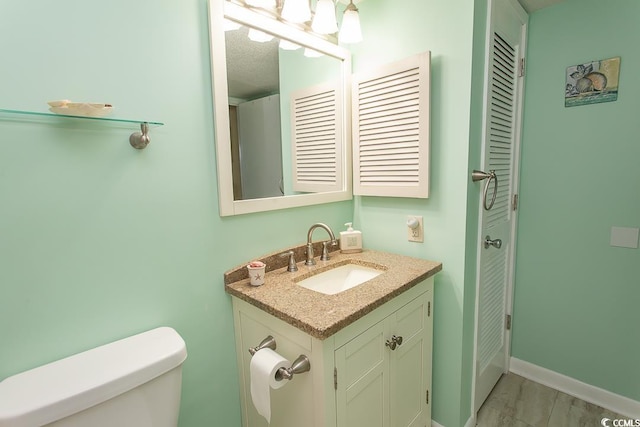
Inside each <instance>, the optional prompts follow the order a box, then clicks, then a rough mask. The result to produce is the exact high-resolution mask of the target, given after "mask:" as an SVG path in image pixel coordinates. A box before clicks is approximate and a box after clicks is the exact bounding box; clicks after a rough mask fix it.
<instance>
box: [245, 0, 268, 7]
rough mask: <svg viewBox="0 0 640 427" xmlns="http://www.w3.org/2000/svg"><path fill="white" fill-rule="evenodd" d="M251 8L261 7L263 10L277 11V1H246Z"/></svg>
mask: <svg viewBox="0 0 640 427" xmlns="http://www.w3.org/2000/svg"><path fill="white" fill-rule="evenodd" d="M245 1H246V3H247V4H248V5H249V6H253V7H261V8H263V9H275V7H276V0H245Z"/></svg>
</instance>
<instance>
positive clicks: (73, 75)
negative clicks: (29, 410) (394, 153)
mask: <svg viewBox="0 0 640 427" xmlns="http://www.w3.org/2000/svg"><path fill="white" fill-rule="evenodd" d="M1 15H2V19H1V20H0V21H1V23H0V51H1V52H2V67H0V93H1V94H2V96H1V99H0V108H16V109H34V110H40V111H46V108H47V106H46V101H49V100H54V99H61V98H69V99H72V100H80V101H94V102H110V103H112V104H113V105H114V106H115V108H116V111H115V114H114V116H117V117H125V118H141V119H147V120H157V121H163V122H165V123H166V125H165V126H163V127H158V128H152V129H151V138H152V142H151V144H150V145H149V147H148V148H146V149H145V150H142V151H137V150H135V149H133V148H131V147H130V146H129V143H128V138H129V134H130V133H131V132H132V131H135V130H137V129H136V127H135V126H118V125H102V124H99V123H98V124H95V123H91V124H87V123H84V122H75V121H74V122H68V121H57V120H22V119H16V118H12V117H9V116H4V115H3V116H1V117H0V230H2V231H1V234H0V289H1V292H0V342H1V343H2V345H0V380H2V379H4V378H6V377H8V376H10V375H12V374H15V373H18V372H20V371H23V370H26V369H30V368H33V367H35V366H38V365H40V364H43V363H47V362H50V361H53V360H55V359H58V358H61V357H64V356H67V355H70V354H72V353H75V352H79V351H83V350H86V349H89V348H91V347H94V346H97V345H100V344H104V343H107V342H110V341H112V340H115V339H119V338H122V337H125V336H128V335H131V334H134V333H137V332H141V331H144V330H147V329H151V328H154V327H156V326H160V325H167V326H172V327H174V328H175V329H176V330H177V331H178V332H179V333H180V334H181V335H182V336H183V337H184V339H185V341H186V343H187V348H188V352H189V356H188V359H187V361H186V363H185V365H184V377H183V400H182V411H181V419H180V425H181V426H183V427H201V426H206V425H213V424H215V425H219V426H229V427H235V426H239V425H240V408H239V405H240V404H239V396H238V387H237V370H236V366H235V349H234V343H233V317H232V315H231V303H230V298H229V297H228V296H227V295H226V294H225V293H224V290H223V283H222V274H223V272H224V271H225V270H227V269H229V268H231V267H233V266H235V265H238V264H241V263H243V262H245V261H247V260H249V259H251V258H253V257H255V256H258V255H260V254H263V253H265V252H270V251H273V250H276V249H279V248H283V247H287V246H290V245H294V244H300V243H303V242H304V240H305V238H306V232H307V229H308V227H309V226H310V225H311V224H312V223H313V222H316V221H324V222H327V223H328V224H329V225H330V226H331V227H333V228H334V229H336V230H338V229H340V227H341V226H342V224H343V223H344V222H345V221H347V220H350V219H351V217H352V202H345V203H338V204H331V205H326V206H317V207H309V208H300V209H291V210H284V211H277V212H269V213H264V214H254V215H244V216H239V217H231V218H220V217H219V215H218V205H217V185H216V170H215V150H214V140H213V118H212V99H211V83H210V67H209V45H208V23H207V3H206V1H204V0H160V1H151V0H137V1H135V2H132V1H128V0H112V1H108V2H104V1H97V0H90V1H83V0H59V1H56V2H42V1H41V2H33V1H20V2H19V1H11V2H3V5H2V13H1Z"/></svg>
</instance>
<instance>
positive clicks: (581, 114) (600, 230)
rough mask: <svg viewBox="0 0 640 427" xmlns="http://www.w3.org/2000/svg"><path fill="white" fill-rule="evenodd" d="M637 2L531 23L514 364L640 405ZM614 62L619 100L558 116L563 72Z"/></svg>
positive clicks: (556, 13)
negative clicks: (619, 239)
mask: <svg viewBox="0 0 640 427" xmlns="http://www.w3.org/2000/svg"><path fill="white" fill-rule="evenodd" d="M638 17H640V2H638V1H637V0H616V1H614V2H605V3H603V2H601V1H596V0H567V1H565V2H564V3H562V4H560V5H557V6H554V7H550V8H548V9H542V10H541V11H538V12H536V13H534V14H532V16H531V21H530V27H529V45H528V61H527V77H526V92H525V109H524V134H523V144H522V175H521V205H520V206H521V210H520V215H519V230H518V248H517V249H518V259H517V272H516V285H515V306H514V329H513V344H512V355H513V356H514V357H516V358H519V359H522V360H525V361H527V362H531V363H533V364H536V365H539V366H542V367H544V368H547V369H550V370H552V371H556V372H559V373H561V374H564V375H567V376H569V377H572V378H575V379H578V380H580V381H583V382H585V383H587V384H591V385H594V386H597V387H600V388H603V389H605V390H609V391H611V392H614V393H617V394H620V395H623V396H626V397H629V398H631V399H635V400H640V369H639V368H638V354H639V353H640V341H639V340H638V301H640V286H638V285H639V278H640V251H639V250H637V249H624V248H616V247H611V246H609V233H610V227H611V226H623V227H638V226H640V198H639V197H638V194H639V193H638V188H639V186H638V185H639V183H640V168H638V159H640V140H639V139H638V130H639V128H638V117H637V116H638V111H640V97H638V94H639V93H640V80H638V78H637V74H638V73H637V70H639V69H640V56H639V55H638V43H637V42H638V39H639V37H640V30H638ZM614 56H620V57H621V71H620V86H619V87H620V92H619V97H618V100H617V101H615V102H611V103H603V104H596V105H589V106H582V107H572V108H565V107H564V100H563V97H564V94H563V92H564V86H565V69H566V67H568V66H571V65H576V64H579V63H584V62H587V61H592V60H598V59H605V58H610V57H614Z"/></svg>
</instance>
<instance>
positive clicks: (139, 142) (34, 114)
mask: <svg viewBox="0 0 640 427" xmlns="http://www.w3.org/2000/svg"><path fill="white" fill-rule="evenodd" d="M0 114H8V115H14V116H16V117H24V118H47V119H49V118H55V119H60V118H62V119H65V120H89V121H91V120H92V121H94V122H101V123H119V124H137V125H140V132H134V133H132V134H131V136H130V137H129V143H130V144H131V146H132V147H133V148H137V149H142V148H145V147H146V146H147V144H149V141H150V138H149V126H163V125H164V123H161V122H152V121H149V120H132V119H119V118H113V117H87V116H72V115H67V114H56V113H45V112H39V111H23V110H9V109H6V108H0ZM85 123H86V122H85Z"/></svg>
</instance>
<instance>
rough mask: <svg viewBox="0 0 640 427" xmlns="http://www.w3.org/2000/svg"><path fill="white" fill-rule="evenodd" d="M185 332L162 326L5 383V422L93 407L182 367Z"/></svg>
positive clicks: (1, 415) (52, 417)
mask: <svg viewBox="0 0 640 427" xmlns="http://www.w3.org/2000/svg"><path fill="white" fill-rule="evenodd" d="M186 358H187V350H186V346H185V343H184V340H183V339H182V337H181V336H180V335H179V334H178V333H177V332H176V331H175V330H174V329H172V328H169V327H160V328H156V329H153V330H150V331H147V332H143V333H141V334H138V335H134V336H131V337H128V338H124V339H121V340H119V341H115V342H112V343H109V344H106V345H103V346H100V347H96V348H93V349H91V350H87V351H85V352H82V353H78V354H75V355H73V356H70V357H67V358H64V359H61V360H57V361H55V362H52V363H49V364H47V365H43V366H40V367H37V368H34V369H31V370H29V371H25V372H22V373H20V374H16V375H14V376H12V377H9V378H6V379H5V380H4V381H2V382H0V427H8V426H11V427H22V426H34V425H43V424H48V423H50V422H53V421H56V420H59V419H61V418H64V417H67V416H69V415H72V414H74V413H76V412H79V411H82V410H84V409H87V408H90V407H91V406H94V405H97V404H99V403H101V402H104V401H105V400H108V399H111V398H113V397H115V396H118V395H119V394H122V393H124V392H126V391H129V390H131V389H133V388H135V387H137V386H139V385H142V384H144V383H146V382H148V381H151V380H152V379H154V378H156V377H158V376H160V375H162V374H164V373H166V372H168V371H170V370H171V369H173V368H175V367H177V366H180V365H181V364H182V362H184V360H185V359H186Z"/></svg>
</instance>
